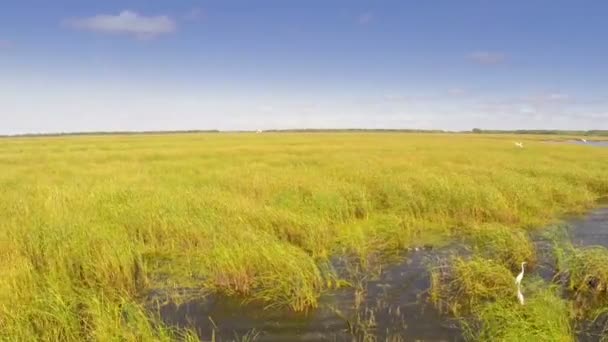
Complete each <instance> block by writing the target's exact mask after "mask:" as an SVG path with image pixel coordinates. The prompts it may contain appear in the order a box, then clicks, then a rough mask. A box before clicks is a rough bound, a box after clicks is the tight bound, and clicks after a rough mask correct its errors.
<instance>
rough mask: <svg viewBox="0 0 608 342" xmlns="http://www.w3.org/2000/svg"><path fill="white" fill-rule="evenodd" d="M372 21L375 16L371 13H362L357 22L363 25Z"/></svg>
mask: <svg viewBox="0 0 608 342" xmlns="http://www.w3.org/2000/svg"><path fill="white" fill-rule="evenodd" d="M372 20H374V14H373V13H371V12H365V13H361V14H360V15H359V17H358V18H357V22H358V23H359V24H361V25H366V24H369V23H371V22H372Z"/></svg>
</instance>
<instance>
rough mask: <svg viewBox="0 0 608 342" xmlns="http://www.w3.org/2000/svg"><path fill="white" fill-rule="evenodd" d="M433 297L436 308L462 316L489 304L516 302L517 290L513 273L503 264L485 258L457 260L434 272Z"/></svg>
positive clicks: (432, 275)
mask: <svg viewBox="0 0 608 342" xmlns="http://www.w3.org/2000/svg"><path fill="white" fill-rule="evenodd" d="M430 294H431V300H432V301H433V302H434V304H435V306H436V307H438V308H439V309H440V310H442V311H447V312H448V313H450V314H452V315H454V316H457V317H459V316H467V315H469V314H470V313H471V312H472V311H474V310H475V309H476V308H478V307H479V306H480V305H483V304H484V303H487V302H492V301H496V300H498V299H501V298H511V299H512V300H516V297H515V294H516V287H515V284H514V278H513V275H512V274H511V271H510V270H509V269H508V268H506V267H505V266H503V265H501V264H500V263H498V262H496V261H491V260H488V259H484V258H481V257H474V258H472V259H470V260H465V259H463V258H460V257H456V258H454V259H453V260H452V261H451V262H450V264H448V265H443V266H441V267H437V268H435V269H433V270H432V271H431V289H430Z"/></svg>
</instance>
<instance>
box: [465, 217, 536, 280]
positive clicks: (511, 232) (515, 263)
mask: <svg viewBox="0 0 608 342" xmlns="http://www.w3.org/2000/svg"><path fill="white" fill-rule="evenodd" d="M467 240H468V241H469V242H470V243H471V245H472V246H473V248H474V252H475V253H476V254H479V255H483V256H485V257H486V258H488V259H492V260H495V261H498V262H499V263H501V264H502V265H504V266H506V267H507V268H509V269H511V270H514V271H515V270H519V269H520V268H521V263H522V262H524V261H525V262H527V263H528V265H530V266H533V265H534V264H535V263H536V251H535V249H534V245H533V244H532V241H531V240H530V238H529V236H528V233H527V232H526V231H524V230H522V229H518V228H511V227H507V226H504V225H500V224H483V225H477V226H474V227H473V228H471V229H470V230H469V231H468V239H467Z"/></svg>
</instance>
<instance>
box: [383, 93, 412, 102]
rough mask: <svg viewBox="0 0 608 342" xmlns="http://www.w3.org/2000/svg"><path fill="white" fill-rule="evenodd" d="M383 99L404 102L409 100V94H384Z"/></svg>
mask: <svg viewBox="0 0 608 342" xmlns="http://www.w3.org/2000/svg"><path fill="white" fill-rule="evenodd" d="M383 98H384V100H385V101H388V102H404V101H408V100H410V97H409V96H405V95H397V94H385V95H384V96H383Z"/></svg>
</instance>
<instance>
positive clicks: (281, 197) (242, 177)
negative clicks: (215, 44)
mask: <svg viewBox="0 0 608 342" xmlns="http://www.w3.org/2000/svg"><path fill="white" fill-rule="evenodd" d="M512 138H513V137H511V136H489V135H488V136H486V135H483V136H472V135H447V134H438V135H417V134H411V135H405V134H321V133H320V134H314V135H311V134H272V133H269V134H262V135H255V134H213V135H205V134H189V135H162V136H156V135H147V136H144V135H142V136H99V137H97V136H87V137H79V136H74V137H56V138H19V139H1V140H0V163H1V164H2V165H3V170H2V173H0V247H1V248H0V254H1V257H2V258H1V259H2V262H1V263H0V337H1V338H2V339H8V340H27V339H31V337H32V336H34V338H36V339H39V340H90V339H101V340H164V339H174V338H176V337H175V332H173V331H171V330H168V329H167V328H165V327H163V326H162V324H159V323H158V320H157V319H156V318H154V317H153V316H152V315H151V314H149V313H148V311H147V310H145V309H143V307H142V305H143V302H144V301H145V296H146V293H149V292H150V291H156V290H158V291H161V290H162V291H165V292H167V293H170V292H172V291H176V292H177V291H179V290H180V289H183V288H199V289H204V290H205V291H209V292H220V293H225V294H228V295H238V296H244V297H248V298H251V299H252V300H262V301H264V302H266V303H267V304H268V305H269V306H274V305H280V306H287V307H291V308H292V309H294V310H301V311H303V310H307V308H311V307H314V306H315V305H317V300H318V297H319V295H320V294H321V293H322V292H323V291H325V290H327V289H329V288H332V287H334V286H336V283H337V282H339V281H338V280H337V279H336V277H335V274H332V271H331V268H330V267H326V265H327V262H328V260H329V259H330V258H331V257H332V256H335V255H356V256H357V257H358V258H359V260H361V262H360V265H361V267H362V269H365V268H366V267H369V266H373V265H376V263H375V261H374V260H376V259H377V257H376V256H378V255H391V254H392V255H394V254H395V253H397V252H398V251H399V250H402V249H405V248H407V247H410V246H419V245H421V244H425V243H440V242H441V241H449V240H451V239H459V238H461V237H462V236H463V235H467V234H468V233H467V230H468V229H469V228H468V227H476V226H479V227H486V226H485V225H488V226H487V227H490V226H495V227H500V228H492V229H488V230H479V231H475V230H472V232H473V233H472V235H473V236H472V237H471V238H472V239H473V240H475V239H476V238H475V235H476V234H482V235H483V234H485V235H484V236H490V237H491V238H492V239H494V240H495V241H496V242H497V243H501V244H502V245H500V246H498V245H497V246H491V245H487V246H485V247H481V243H480V244H478V245H479V246H480V247H479V251H480V253H481V251H482V250H485V249H487V250H493V249H492V248H494V250H495V251H496V253H497V254H498V255H499V256H500V258H499V259H500V262H495V263H492V264H491V265H477V264H475V265H468V266H465V265H462V266H461V270H460V272H462V274H463V275H464V274H466V272H470V273H475V274H476V273H481V272H486V271H487V272H498V271H499V270H501V271H502V270H503V268H510V267H513V265H512V264H513V263H514V262H515V261H516V259H518V258H533V255H531V254H530V253H529V251H528V250H527V247H526V246H527V244H526V243H525V240H524V239H523V237H522V236H523V235H522V234H523V233H521V232H520V231H519V230H513V236H512V237H509V236H508V229H507V228H504V227H521V228H524V229H525V228H531V227H538V226H540V225H544V224H547V223H549V222H551V221H552V220H554V219H555V218H556V217H557V216H559V215H563V214H565V213H567V212H573V211H574V212H581V211H583V210H586V209H588V208H590V207H591V206H592V205H593V203H594V201H595V200H596V199H598V198H600V197H602V196H606V195H607V194H608V178H607V177H606V174H608V164H607V163H606V160H608V158H607V157H608V150H605V149H599V148H595V149H591V148H586V147H584V146H570V145H550V144H543V143H541V142H537V141H536V139H537V138H536V137H532V136H527V137H526V139H527V140H526V149H523V150H520V149H514V148H513V146H512V143H511V141H512ZM454 227H462V228H454ZM478 240H479V239H478ZM520 242H523V244H522V245H521V246H522V247H518V249H516V250H514V251H508V248H509V246H519V243H520ZM367 261H369V262H367ZM373 267H375V266H373ZM484 277H485V276H484ZM484 279H485V278H484ZM486 280H487V281H488V282H490V281H492V282H494V284H492V283H485V282H484V284H485V285H483V286H484V287H486V289H485V290H484V288H483V287H482V288H477V285H474V284H464V283H463V284H459V286H460V288H461V289H462V290H463V291H470V292H471V293H472V294H474V295H475V296H477V297H474V298H477V299H474V300H482V299H483V298H485V297H484V296H491V294H490V293H489V292H487V291H489V290H490V289H492V288H494V287H497V288H498V290H499V291H502V290H501V289H502V285H501V284H502V281H503V279H502V278H501V277H497V278H496V279H489V278H488V279H486ZM505 284H506V283H505ZM505 286H506V285H505ZM205 291H203V292H205ZM484 291H486V292H484ZM505 291H506V287H505ZM484 293H485V294H484ZM479 294H482V295H479ZM468 305H470V303H469V304H468ZM458 309H459V310H460V307H459V308H458ZM124 317H128V319H125V318H124ZM180 333H181V332H180Z"/></svg>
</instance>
